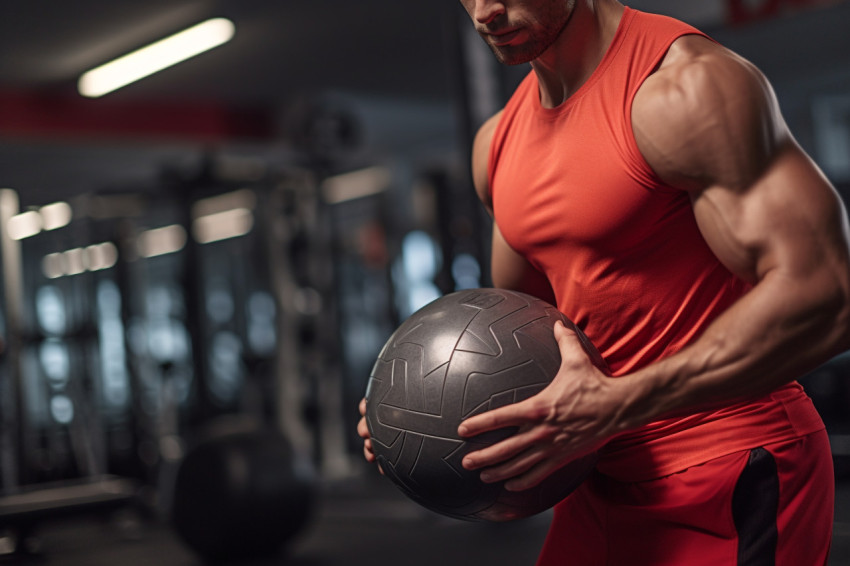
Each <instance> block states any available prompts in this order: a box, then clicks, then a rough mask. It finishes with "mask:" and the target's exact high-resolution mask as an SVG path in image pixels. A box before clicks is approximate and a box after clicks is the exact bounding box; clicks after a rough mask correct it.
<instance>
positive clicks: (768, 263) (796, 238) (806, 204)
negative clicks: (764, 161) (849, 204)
mask: <svg viewBox="0 0 850 566" xmlns="http://www.w3.org/2000/svg"><path fill="white" fill-rule="evenodd" d="M694 212H695V215H696V219H697V223H698V225H699V227H700V230H701V231H702V233H703V236H704V237H705V239H706V241H707V242H708V244H709V246H710V247H711V249H712V250H713V251H714V253H715V254H716V255H717V257H718V258H719V259H720V261H721V262H723V263H724V265H726V267H727V268H729V269H730V270H731V271H732V272H734V273H735V274H737V275H738V276H740V277H742V278H744V279H746V280H748V281H750V282H753V283H755V282H757V281H759V280H761V279H762V278H764V277H765V275H766V274H767V273H768V272H770V271H772V270H779V272H780V273H784V274H786V275H788V276H791V277H797V278H800V277H804V276H808V275H811V274H813V273H816V272H818V271H822V270H823V269H825V268H828V267H830V266H831V267H838V268H839V269H842V270H846V268H847V256H848V244H847V241H848V236H847V217H846V212H845V210H844V208H843V206H842V203H841V200H840V199H839V197H838V195H837V193H836V192H835V190H834V189H833V188H832V186H831V185H830V183H829V182H828V181H827V179H826V178H825V177H824V176H823V174H822V173H821V172H820V171H819V170H818V168H817V167H816V166H815V165H814V163H813V162H812V161H811V160H810V159H809V158H808V156H806V154H805V153H804V152H803V151H802V150H801V149H800V148H799V147H798V146H797V145H796V144H795V143H793V142H792V141H789V142H788V144H787V145H786V146H785V147H783V148H782V149H781V150H780V152H779V153H778V154H777V156H776V157H775V159H774V160H773V161H772V162H771V164H770V165H769V166H768V167H767V168H766V169H765V171H764V173H763V174H762V175H761V176H759V178H758V179H756V180H755V181H754V182H753V183H752V184H751V185H750V186H748V187H746V188H743V189H735V190H732V189H726V188H723V187H717V186H715V187H709V188H707V189H705V190H704V191H702V192H701V193H700V194H699V195H698V196H696V197H695V199H694Z"/></svg>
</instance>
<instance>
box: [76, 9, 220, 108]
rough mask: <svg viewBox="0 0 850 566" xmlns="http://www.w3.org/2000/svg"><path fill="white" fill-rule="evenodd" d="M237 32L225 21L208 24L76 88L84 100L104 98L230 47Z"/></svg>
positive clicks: (107, 67)
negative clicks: (212, 52) (87, 98)
mask: <svg viewBox="0 0 850 566" xmlns="http://www.w3.org/2000/svg"><path fill="white" fill-rule="evenodd" d="M234 31H235V28H234V25H233V22H231V21H230V20H228V19H226V18H213V19H211V20H207V21H205V22H202V23H200V24H198V25H195V26H192V27H190V28H189V29H186V30H183V31H181V32H179V33H176V34H174V35H172V36H170V37H166V38H165V39H162V40H160V41H157V42H156V43H152V44H150V45H148V46H146V47H142V48H141V49H139V50H137V51H133V52H132V53H128V54H127V55H124V56H123V57H119V58H118V59H115V60H114V61H110V62H109V63H106V64H104V65H101V66H100V67H97V68H95V69H92V70H91V71H88V72H86V73H84V74H83V75H82V76H81V77H80V80H79V82H78V83H77V88H78V89H79V91H80V94H82V95H83V96H88V97H91V98H96V97H98V96H103V95H104V94H107V93H109V92H112V91H113V90H116V89H119V88H121V87H123V86H126V85H128V84H130V83H132V82H135V81H137V80H139V79H142V78H144V77H147V76H149V75H152V74H154V73H156V72H158V71H161V70H163V69H165V68H168V67H170V66H172V65H176V64H177V63H179V62H181V61H185V60H186V59H189V58H190V57H194V56H195V55H198V54H200V53H203V52H204V51H208V50H210V49H212V48H214V47H218V46H219V45H221V44H223V43H227V42H228V41H230V38H232V37H233V33H234Z"/></svg>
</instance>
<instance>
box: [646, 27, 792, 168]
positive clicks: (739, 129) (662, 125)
mask: <svg viewBox="0 0 850 566" xmlns="http://www.w3.org/2000/svg"><path fill="white" fill-rule="evenodd" d="M779 122H781V118H780V117H779V111H778V105H777V104H776V101H775V98H774V95H773V91H772V89H771V87H770V85H769V83H768V81H767V80H766V79H765V77H764V75H763V74H762V73H761V71H759V70H758V69H757V68H756V67H755V66H754V65H753V64H752V63H750V62H749V61H747V60H746V59H744V58H742V57H740V56H738V55H737V54H735V53H734V52H732V51H730V50H728V49H726V48H724V47H723V46H721V45H719V44H717V43H715V42H714V41H712V40H710V39H707V38H705V37H702V36H697V35H688V36H683V37H681V38H679V39H678V40H676V42H674V44H673V45H672V46H671V47H670V49H669V51H668V53H667V55H666V56H665V58H664V60H663V61H662V63H661V65H660V66H659V68H658V70H656V72H655V73H653V74H652V75H650V76H649V78H647V79H646V81H645V82H644V84H643V85H642V86H641V87H640V89H639V90H638V92H637V94H636V96H635V99H634V103H633V105H632V127H633V130H634V132H635V137H636V139H637V142H638V145H639V147H640V148H641V150H642V152H643V153H644V156H645V157H646V158H647V161H649V162H650V165H652V166H656V165H663V164H664V163H666V164H668V165H669V164H674V165H678V167H680V168H681V169H687V168H688V167H689V166H694V167H698V164H702V163H704V161H705V160H706V159H707V158H708V157H709V156H711V155H715V156H716V155H719V153H718V152H719V151H720V150H723V153H724V154H726V153H729V151H728V150H730V149H735V148H736V147H740V146H744V147H746V146H752V144H754V143H755V144H756V145H758V143H757V140H755V139H753V136H758V135H762V134H763V133H765V130H764V129H763V128H764V127H765V126H768V125H770V124H774V125H775V124H778V123H779ZM662 162H663V163H662Z"/></svg>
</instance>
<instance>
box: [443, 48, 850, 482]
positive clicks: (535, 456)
mask: <svg viewBox="0 0 850 566" xmlns="http://www.w3.org/2000/svg"><path fill="white" fill-rule="evenodd" d="M633 127H634V132H635V137H636V140H637V142H638V145H639V147H640V149H641V151H642V153H643V154H644V156H645V157H646V160H647V162H648V163H649V164H650V166H651V167H652V168H653V169H654V170H655V172H656V173H657V174H658V175H659V176H660V177H661V178H662V179H664V180H665V181H667V182H668V183H669V184H671V185H672V186H677V187H681V188H682V190H686V191H688V193H689V194H690V196H691V199H692V202H693V206H694V212H695V215H696V219H697V222H698V225H699V227H700V230H701V231H702V233H703V235H704V237H705V239H706V241H707V242H708V244H709V246H710V247H711V249H712V250H713V251H714V253H715V254H716V255H717V257H718V258H719V259H720V260H721V261H722V262H723V263H724V265H726V266H727V267H728V268H729V269H730V270H731V271H732V272H733V273H735V274H736V275H738V276H740V277H742V278H744V279H745V280H748V281H750V282H752V283H753V284H754V286H753V288H752V290H751V291H750V292H749V293H748V294H747V295H745V296H744V297H743V298H742V299H741V300H740V301H738V302H737V303H736V304H735V305H733V306H732V307H731V308H730V309H729V310H727V311H726V312H725V313H724V314H723V315H721V316H720V317H718V318H717V319H716V320H715V321H714V322H713V323H712V325H711V326H710V327H709V328H708V329H707V330H706V332H705V333H704V334H703V335H702V336H701V337H700V338H699V339H698V340H696V341H695V342H694V343H693V344H692V345H690V346H689V347H688V348H686V349H684V350H682V351H681V352H679V353H677V354H675V355H673V356H671V357H669V358H666V359H664V360H662V361H660V362H658V363H656V364H652V365H650V366H647V367H646V368H643V369H641V370H639V371H637V372H635V373H633V374H631V375H628V376H622V377H618V378H606V377H605V376H604V375H602V374H601V372H599V371H598V370H596V369H595V368H594V367H593V366H592V365H591V364H589V363H588V362H587V360H584V359H582V357H581V354H580V352H579V351H578V350H577V347H578V344H577V341H576V340H575V339H574V337H573V336H571V335H570V333H569V332H567V331H564V330H563V329H556V336H558V339H559V344H560V346H561V354H562V358H563V362H562V367H561V370H560V371H559V373H558V375H557V376H556V377H555V380H554V381H553V383H552V385H551V386H550V387H548V388H547V389H546V390H544V391H543V392H541V393H540V394H539V395H537V396H535V397H532V398H531V399H529V400H527V401H525V402H522V403H518V404H516V405H511V406H508V407H505V408H502V409H498V410H494V411H490V412H488V413H484V414H483V415H480V416H477V417H474V418H472V419H469V420H468V421H466V422H465V423H464V424H463V425H462V426H461V430H460V432H461V434H464V435H475V434H479V433H481V432H484V431H486V430H491V429H495V428H502V427H505V426H519V427H520V432H519V433H518V434H516V435H514V436H512V437H510V438H508V439H507V440H505V441H502V442H500V443H498V444H496V445H493V446H491V447H489V448H486V449H484V450H481V451H479V452H476V453H473V454H470V455H468V456H467V458H466V459H465V460H464V465H465V466H466V467H468V468H471V469H475V468H483V467H490V469H488V470H487V471H486V472H485V473H484V474H482V477H483V478H484V479H485V481H498V480H501V479H508V478H513V479H512V480H511V481H510V482H508V484H507V486H508V488H509V489H525V488H528V487H530V486H533V485H535V484H536V483H539V482H540V481H541V480H542V479H543V478H544V477H546V476H547V475H549V474H550V473H551V472H552V471H554V470H555V469H557V468H558V467H560V466H561V465H563V464H564V463H565V462H567V461H569V460H570V459H573V458H575V457H578V456H580V455H582V454H584V453H587V452H589V451H592V450H595V449H597V448H599V447H600V446H601V445H602V444H604V443H605V442H606V441H607V439H609V438H610V437H611V436H613V435H614V434H616V433H618V432H621V431H624V430H629V429H633V428H636V427H638V426H641V425H642V424H644V423H647V422H650V421H653V420H656V419H658V418H660V417H664V416H668V415H672V414H676V413H685V412H694V411H698V410H702V409H705V408H709V407H712V406H716V405H720V404H726V403H729V402H732V401H734V400H738V399H742V398H751V397H756V396H759V395H762V394H764V393H767V392H769V391H771V390H773V389H775V388H777V387H779V386H781V385H783V384H785V383H788V382H790V381H792V380H793V379H795V378H797V377H799V376H800V375H802V374H803V373H805V372H806V371H808V370H810V369H812V368H814V367H816V366H817V365H819V364H821V363H823V362H825V361H826V360H828V359H829V358H831V357H832V356H834V355H836V354H838V353H840V352H842V351H844V350H846V349H848V348H850V244H848V226H847V216H846V212H845V211H844V209H843V206H842V205H841V202H840V199H839V198H838V196H837V194H836V192H835V191H834V189H833V188H832V187H831V186H830V184H829V182H828V181H827V180H826V179H825V177H824V176H823V175H822V174H821V173H820V171H819V170H818V169H817V167H816V166H815V165H814V164H813V163H812V161H811V160H810V159H809V158H808V157H807V156H806V155H805V154H804V153H803V151H802V150H801V149H800V148H799V147H798V146H797V144H796V142H795V141H794V140H793V138H792V137H791V135H790V133H789V132H788V131H787V129H786V127H785V124H784V122H783V121H782V118H781V116H780V113H779V110H778V105H777V103H776V100H775V98H774V96H773V93H772V91H771V89H770V87H769V85H768V84H767V81H766V80H765V79H764V77H763V76H762V75H761V73H759V72H758V71H757V70H756V69H755V68H753V67H752V65H750V64H749V63H747V62H746V61H743V60H742V59H740V58H738V57H737V56H735V55H733V54H731V53H730V52H728V51H727V50H725V49H723V48H722V47H720V46H717V45H716V44H714V43H712V42H710V41H708V40H705V39H704V38H700V37H698V36H689V37H685V38H682V39H680V40H679V41H677V42H676V44H674V46H673V48H671V50H670V53H669V54H668V56H667V58H666V59H665V61H664V63H663V64H662V66H661V68H660V69H659V70H658V71H657V72H656V73H655V74H654V75H653V76H651V77H650V78H649V79H648V80H647V81H646V83H645V84H644V85H643V86H642V88H641V90H640V91H639V93H638V96H637V97H636V99H635V101H634V104H633Z"/></svg>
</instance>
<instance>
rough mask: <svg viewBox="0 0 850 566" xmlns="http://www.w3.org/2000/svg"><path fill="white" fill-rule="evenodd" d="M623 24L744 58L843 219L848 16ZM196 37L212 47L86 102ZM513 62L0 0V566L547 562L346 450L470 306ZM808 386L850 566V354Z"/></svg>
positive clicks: (462, 30)
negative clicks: (671, 29)
mask: <svg viewBox="0 0 850 566" xmlns="http://www.w3.org/2000/svg"><path fill="white" fill-rule="evenodd" d="M625 4H627V5H629V6H631V7H632V8H635V9H640V10H645V11H650V12H658V13H664V14H667V15H671V16H674V17H678V18H680V19H683V20H685V21H687V22H688V23H692V24H693V25H695V26H697V27H699V28H700V29H702V30H703V31H706V32H707V33H709V34H710V35H711V36H712V37H714V38H715V39H717V40H718V41H720V42H721V43H723V44H725V45H727V46H728V47H730V48H732V49H733V50H735V51H737V52H738V53H740V54H741V55H743V56H744V57H746V58H747V59H749V60H751V61H753V62H754V63H755V64H756V65H757V66H759V68H761V69H762V71H764V73H765V74H766V75H767V77H768V78H769V79H770V80H771V82H772V84H773V86H774V88H775V90H776V93H777V97H778V99H779V101H780V105H781V107H782V110H783V112H784V115H785V118H786V120H787V122H788V123H789V125H790V127H791V130H792V131H793V132H794V134H795V136H796V137H797V140H798V141H799V142H800V144H801V145H802V146H803V147H804V149H806V151H807V152H808V153H809V154H810V155H811V156H812V157H813V158H814V159H815V160H816V161H817V162H818V164H819V165H820V166H821V168H822V169H823V170H824V172H825V173H826V175H827V176H828V177H829V178H830V180H831V181H832V182H833V184H834V185H835V186H836V188H837V189H838V190H839V192H840V193H841V195H842V198H844V199H845V202H846V201H847V199H848V198H850V34H847V27H848V24H850V2H846V1H842V0H833V1H817V0H793V1H792V0H756V1H744V0H690V1H685V0H626V1H625ZM210 21H211V22H214V23H217V24H218V25H219V27H221V26H222V25H223V26H224V28H225V30H224V32H225V36H226V37H224V38H221V39H220V40H219V42H218V43H219V44H216V46H213V47H212V48H211V49H210V50H209V51H207V52H204V53H200V54H196V55H194V56H191V57H190V58H187V59H185V60H183V61H180V62H173V64H171V66H169V67H167V68H165V69H163V70H161V71H158V72H153V71H151V72H150V74H149V75H148V76H146V77H144V78H141V79H140V80H138V81H136V82H132V83H130V84H127V85H125V86H120V87H116V88H115V90H113V91H111V92H106V93H103V92H100V91H97V90H96V89H95V90H86V88H88V87H87V85H89V82H92V81H89V82H87V81H85V80H83V79H82V78H83V77H84V76H89V77H91V75H85V73H87V72H88V71H90V70H93V69H96V68H97V67H98V66H99V65H101V64H103V63H106V62H107V61H110V60H113V59H116V58H117V57H119V56H121V55H123V54H125V53H129V52H132V51H134V50H136V49H138V48H141V47H143V46H146V45H150V44H153V43H154V42H156V41H159V40H160V39H163V38H166V37H168V36H171V35H172V34H175V33H177V32H180V31H181V30H185V29H190V28H193V27H197V25H198V24H201V23H202V22H210ZM526 72H528V67H526V66H520V67H501V66H499V65H498V64H497V63H496V61H495V60H494V59H493V57H492V55H491V54H490V52H489V50H488V49H487V48H486V46H485V45H484V44H483V42H481V41H480V39H479V38H478V36H477V34H475V32H474V30H473V29H472V27H471V26H470V25H469V22H468V18H467V16H466V14H465V12H463V10H462V9H460V6H459V3H457V2H455V1H453V0H432V1H428V2H419V3H406V2H398V1H391V0H358V1H357V2H346V1H342V0H313V1H312V2H277V1H275V0H250V1H236V0H147V1H145V2H131V1H129V0H109V1H107V0H77V1H75V2H31V1H24V0H17V1H14V0H13V1H6V2H3V3H2V4H0V261H2V277H1V278H0V288H2V301H0V338H2V344H3V346H2V354H0V563H31V562H32V563H38V564H45V565H49V566H53V565H68V566H101V565H103V566H106V565H109V566H113V565H115V564H122V565H126V566H133V565H149V564H160V565H161V566H177V565H180V566H191V565H196V564H197V565H200V564H204V563H207V562H208V561H209V562H218V561H227V562H229V563H233V564H249V563H251V564H288V565H294V566H326V565H337V564H347V565H350V564H369V565H372V566H383V565H387V566H389V565H393V566H398V565H405V566H417V565H420V564H422V565H424V564H435V563H440V564H445V565H446V566H448V565H452V564H458V565H460V564H494V565H495V564H506V565H512V566H516V565H521V564H533V562H534V559H535V557H536V553H537V551H538V549H539V547H540V544H541V543H542V540H543V537H544V536H545V533H546V528H547V524H548V520H549V513H550V512H549V511H545V512H543V513H541V514H539V515H535V516H532V517H529V518H524V519H521V520H517V521H513V522H507V523H487V522H469V521H461V520H457V519H453V518H450V517H445V516H443V515H440V514H437V513H434V512H432V511H429V510H427V509H425V508H423V507H421V506H419V505H417V504H416V503H414V502H412V501H411V500H410V499H408V498H407V497H406V496H405V495H404V494H403V493H401V492H400V491H399V490H398V489H396V487H395V486H394V485H393V484H392V483H391V482H390V481H389V480H388V479H387V478H386V477H383V476H381V475H380V474H378V473H377V471H376V470H375V468H374V466H371V465H367V463H366V462H365V460H364V458H363V454H362V441H361V439H360V438H359V437H358V436H357V433H356V424H357V421H358V419H359V418H360V416H359V413H358V409H357V406H358V402H359V400H360V399H361V398H362V397H363V395H364V393H365V388H366V384H367V381H368V378H369V375H370V371H371V370H372V366H373V364H374V363H375V360H376V357H377V355H378V354H379V352H380V350H381V348H382V346H383V344H384V343H385V341H386V340H387V338H388V337H389V335H390V334H391V333H392V332H393V330H394V329H395V328H396V327H397V326H398V325H399V324H400V323H401V322H402V321H403V320H405V319H406V318H407V317H408V316H409V315H411V314H412V313H413V312H415V311H416V310H417V309H418V308H419V307H421V306H423V305H425V304H426V303H428V302H430V301H431V300H433V299H435V298H437V297H439V296H442V295H445V294H448V293H451V292H453V291H456V290H460V289H470V288H478V287H486V286H488V273H489V271H488V270H489V266H488V257H487V250H488V238H489V237H490V225H489V219H488V217H487V215H486V213H485V212H484V210H483V208H482V207H481V206H480V204H479V202H478V201H477V199H476V197H475V194H474V191H473V189H472V185H471V178H470V175H469V168H468V163H469V157H470V147H471V142H472V138H473V135H474V132H475V131H476V129H477V127H478V126H479V125H480V124H481V123H482V122H483V121H484V119H486V118H487V117H488V116H490V115H492V114H493V113H494V112H495V111H496V110H497V109H498V108H500V107H501V105H502V104H503V103H504V101H505V100H506V97H507V96H508V94H509V93H510V92H511V89H512V88H513V87H514V86H515V85H516V84H517V83H518V81H519V80H520V78H521V77H522V76H523V75H524V74H525V73H526ZM89 86H90V85H89ZM801 383H803V385H804V386H805V388H806V390H807V392H808V394H809V395H810V396H811V397H812V399H813V400H814V402H815V404H816V406H817V407H818V409H819V410H820V413H821V415H822V416H823V419H824V421H825V422H826V425H827V429H828V432H829V434H830V439H831V444H832V450H833V458H834V462H835V469H836V493H837V496H836V515H835V525H834V542H833V550H832V554H831V559H830V564H831V565H836V566H837V565H842V564H850V353H847V354H845V355H840V356H838V357H836V358H835V359H833V360H832V361H830V362H829V363H827V364H825V365H824V366H822V367H820V368H818V369H817V370H815V371H813V372H812V373H810V374H808V375H806V376H804V377H803V378H802V379H801Z"/></svg>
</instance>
